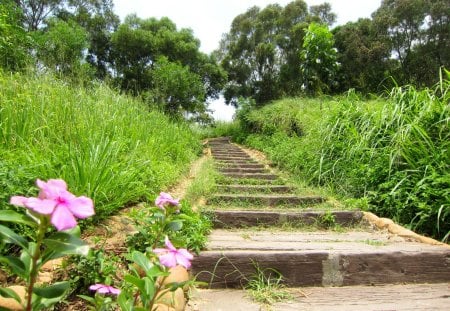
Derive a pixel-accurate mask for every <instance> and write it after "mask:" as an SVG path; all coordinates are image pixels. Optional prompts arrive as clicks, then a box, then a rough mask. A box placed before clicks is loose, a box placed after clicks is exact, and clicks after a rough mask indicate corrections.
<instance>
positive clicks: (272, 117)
mask: <svg viewBox="0 0 450 311" xmlns="http://www.w3.org/2000/svg"><path fill="white" fill-rule="evenodd" d="M449 99H450V84H449V81H448V80H447V81H446V80H443V81H442V82H441V84H439V85H438V86H437V87H436V89H434V90H432V89H425V90H422V91H419V90H416V89H415V88H414V87H412V86H406V87H398V88H394V89H393V90H392V91H391V92H390V93H389V94H387V96H386V98H380V99H376V100H369V101H364V100H361V99H360V98H359V97H358V96H356V95H355V94H354V93H352V92H350V93H348V94H347V96H346V97H336V98H331V99H330V98H325V97H323V98H316V99H301V98H299V99H286V100H282V101H278V102H275V103H273V104H271V105H267V106H265V107H263V108H260V109H255V108H254V107H253V106H252V105H251V104H248V103H247V104H245V105H243V108H242V109H241V110H240V111H239V113H238V120H237V121H236V122H237V124H238V126H240V127H241V133H239V134H238V135H237V136H236V139H237V140H238V141H241V142H244V143H246V144H248V145H249V146H251V147H253V148H256V149H260V150H262V151H264V152H266V153H267V154H268V155H269V157H270V159H271V160H272V161H273V162H274V163H275V164H277V165H279V166H280V167H282V168H284V169H286V170H288V171H290V172H292V173H293V174H295V175H298V176H300V177H301V178H303V179H306V180H308V181H309V182H310V183H311V184H313V185H326V186H328V187H330V188H332V189H333V190H334V193H336V194H338V195H340V196H347V197H353V198H357V199H358V198H362V199H361V200H359V201H357V202H359V203H361V204H363V205H366V204H367V202H368V205H369V208H370V209H371V210H373V211H374V212H376V213H377V214H378V215H380V216H387V217H392V218H393V219H394V220H396V221H398V222H399V223H402V224H405V225H407V226H408V227H410V228H412V229H414V230H417V231H419V232H422V233H426V234H428V235H431V236H434V237H437V238H440V239H444V240H445V239H447V238H448V237H449V235H450V233H449V232H450V226H449V224H450V221H449V217H450V205H449V202H450V193H449V189H450V179H449V177H450V173H449V172H450V167H449V163H450V158H449V156H450V154H449V153H448V150H449V148H450V146H449V142H450V134H449V133H450V131H449V121H450V111H449V108H448V102H449ZM234 126H236V125H234ZM230 128H232V127H230ZM230 134H233V133H230Z"/></svg>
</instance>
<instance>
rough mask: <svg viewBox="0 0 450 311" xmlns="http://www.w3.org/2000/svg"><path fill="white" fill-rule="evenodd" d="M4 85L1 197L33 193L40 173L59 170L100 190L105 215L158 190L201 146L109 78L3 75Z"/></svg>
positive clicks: (96, 194) (94, 194)
mask: <svg viewBox="0 0 450 311" xmlns="http://www.w3.org/2000/svg"><path fill="white" fill-rule="evenodd" d="M0 89H1V90H2V92H1V95H0V101H1V102H2V107H1V109H0V154H1V155H2V162H1V164H0V184H3V185H7V187H6V188H2V190H1V191H0V192H1V194H0V197H5V195H6V194H7V192H6V191H11V190H14V193H17V194H24V195H29V194H34V193H33V191H32V190H31V188H30V186H31V185H32V181H33V180H34V179H36V178H37V176H42V178H44V179H45V178H49V177H51V176H57V177H61V178H64V179H65V180H67V182H68V183H69V184H71V185H74V192H75V193H85V194H87V195H88V196H89V197H91V198H93V200H94V201H95V204H96V207H97V208H96V217H99V218H101V217H105V216H107V215H109V214H112V213H114V212H115V211H117V210H118V209H120V208H122V207H123V206H124V205H126V204H130V203H132V202H137V201H138V200H142V199H144V200H145V199H148V198H151V197H152V196H153V195H154V194H155V193H156V192H157V191H159V189H161V188H163V187H165V186H167V185H169V184H171V183H173V182H174V181H175V180H176V179H177V177H178V176H179V175H180V173H181V172H182V171H183V170H185V169H186V164H187V163H189V162H190V161H191V160H192V159H193V158H194V157H196V155H197V154H198V153H199V152H200V147H201V146H200V144H199V141H198V138H197V136H195V134H193V132H192V131H190V129H189V127H188V126H187V125H185V124H183V123H172V122H171V121H170V120H168V119H167V118H166V117H165V116H163V115H162V114H160V113H158V112H152V111H148V109H147V108H146V107H145V105H144V104H142V103H141V102H139V101H136V100H132V99H131V98H128V97H126V96H119V95H117V94H116V93H114V92H113V91H111V90H110V89H108V88H107V87H105V86H101V85H98V86H94V87H92V88H91V89H82V88H69V87H68V86H66V85H65V84H64V83H63V82H60V81H57V80H55V79H53V78H51V77H49V76H40V77H36V78H25V77H23V76H20V75H13V76H7V75H1V76H0ZM0 209H1V210H4V209H9V207H7V206H6V205H5V203H4V201H1V202H0Z"/></svg>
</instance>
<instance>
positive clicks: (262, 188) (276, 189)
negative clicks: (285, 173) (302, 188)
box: [217, 185, 295, 193]
mask: <svg viewBox="0 0 450 311" xmlns="http://www.w3.org/2000/svg"><path fill="white" fill-rule="evenodd" d="M217 190H218V191H220V192H222V193H224V192H232V193H236V192H250V193H255V192H263V193H287V192H292V191H294V190H295V188H294V187H291V186H286V185H218V186H217Z"/></svg>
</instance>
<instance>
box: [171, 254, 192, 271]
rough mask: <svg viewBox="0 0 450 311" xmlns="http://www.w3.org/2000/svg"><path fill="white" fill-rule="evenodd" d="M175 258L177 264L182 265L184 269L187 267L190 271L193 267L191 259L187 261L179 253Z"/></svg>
mask: <svg viewBox="0 0 450 311" xmlns="http://www.w3.org/2000/svg"><path fill="white" fill-rule="evenodd" d="M175 258H176V262H177V263H178V264H179V265H182V266H183V267H185V268H186V269H189V268H190V267H191V262H190V261H189V259H187V258H186V257H184V256H183V255H180V254H178V253H177V254H176V255H175Z"/></svg>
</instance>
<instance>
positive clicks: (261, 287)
mask: <svg viewBox="0 0 450 311" xmlns="http://www.w3.org/2000/svg"><path fill="white" fill-rule="evenodd" d="M253 266H254V268H255V274H254V275H252V277H251V278H250V280H248V283H247V285H246V286H245V288H246V289H247V291H248V292H249V293H250V295H251V296H252V297H253V299H254V300H255V301H257V302H259V303H263V304H267V305H271V304H274V303H275V302H280V301H285V300H291V299H293V296H292V294H290V293H289V292H288V290H287V289H286V286H285V285H283V283H282V281H283V276H282V275H281V274H280V273H279V272H278V271H276V270H274V269H271V268H266V269H262V268H261V267H260V266H259V264H258V263H257V262H253Z"/></svg>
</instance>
